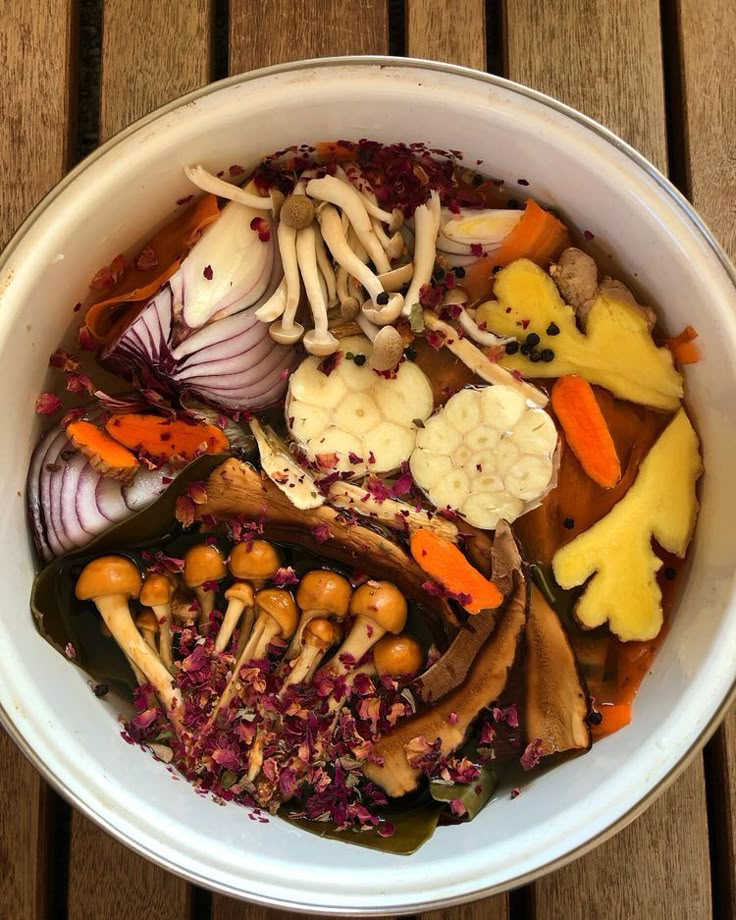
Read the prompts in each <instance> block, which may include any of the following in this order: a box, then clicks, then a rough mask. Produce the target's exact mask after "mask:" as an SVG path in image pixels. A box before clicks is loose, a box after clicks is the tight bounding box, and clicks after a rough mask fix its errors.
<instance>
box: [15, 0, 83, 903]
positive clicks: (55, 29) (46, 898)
mask: <svg viewBox="0 0 736 920" xmlns="http://www.w3.org/2000/svg"><path fill="white" fill-rule="evenodd" d="M2 16H3V22H2V28H0V70H1V71H2V74H3V79H2V81H1V82H0V112H2V130H0V247H2V246H4V245H5V243H6V242H7V241H8V239H9V238H10V237H11V235H12V233H13V231H14V230H15V229H16V228H17V227H18V225H19V224H20V223H21V221H22V220H23V218H24V217H25V216H26V214H27V213H28V212H29V211H30V210H31V208H32V207H33V206H34V205H35V204H36V203H37V202H38V201H39V200H40V199H41V198H42V197H43V195H44V194H45V193H46V192H47V191H48V190H49V189H50V188H51V187H52V186H53V185H54V184H55V183H56V182H57V181H58V180H59V179H60V178H61V177H62V176H63V174H64V172H65V171H66V169H67V168H68V166H69V159H70V150H71V148H72V137H73V111H72V106H71V98H72V91H73V83H74V79H75V75H74V73H73V67H72V61H73V46H74V44H75V35H74V29H73V8H72V3H71V0H48V2H46V3H45V4H43V5H41V4H36V3H25V2H22V0H15V2H12V3H5V4H4V5H3V10H2ZM17 613H18V614H19V615H24V611H23V610H19V611H17ZM25 615H27V614H25ZM0 777H2V783H1V784H0V871H1V872H2V884H1V885H0V917H7V918H11V917H12V918H13V920H36V918H37V917H42V916H46V914H47V911H48V910H49V906H50V899H51V896H52V893H53V892H54V891H55V888H56V885H55V882H56V873H55V869H54V853H53V852H52V850H51V842H52V838H53V836H54V835H55V833H56V817H57V816H58V814H59V811H60V806H61V802H60V800H59V799H58V797H57V796H56V794H55V793H54V792H52V791H51V789H50V788H49V787H48V786H47V785H46V784H45V783H44V782H43V781H42V780H41V777H40V776H39V775H38V773H37V772H36V771H35V770H34V769H33V767H32V766H31V765H30V763H28V761H27V760H26V759H25V758H24V757H23V755H22V754H21V753H20V751H19V750H18V749H17V748H16V747H15V745H14V744H13V742H12V741H11V740H10V738H9V736H8V735H6V733H5V731H3V730H2V729H0ZM63 850H64V848H63V847H62V852H63Z"/></svg>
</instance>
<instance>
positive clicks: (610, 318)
mask: <svg viewBox="0 0 736 920" xmlns="http://www.w3.org/2000/svg"><path fill="white" fill-rule="evenodd" d="M494 293H495V295H496V298H497V299H496V300H494V301H488V302H487V303H484V304H482V305H481V306H480V307H479V308H478V315H477V321H478V323H479V324H481V325H483V324H484V328H487V329H488V330H490V331H491V332H494V333H496V334H497V335H502V336H513V337H514V338H518V339H521V340H523V339H524V338H525V337H526V336H527V335H528V334H529V333H530V332H536V333H537V335H539V337H540V339H541V343H540V348H542V349H547V348H549V349H552V351H553V352H554V359H553V360H551V361H549V362H546V361H539V362H537V363H536V364H534V363H532V362H531V361H530V360H529V358H528V357H526V356H525V355H522V354H521V353H520V352H517V353H516V354H514V355H505V356H504V357H503V358H502V360H501V363H502V364H503V366H504V367H507V368H509V369H510V370H517V371H521V373H522V374H524V376H526V377H564V376H565V375H566V374H579V375H580V376H581V377H584V378H585V379H586V380H588V381H589V382H590V383H596V384H599V385H600V386H603V387H605V388H606V389H607V390H610V391H611V392H612V393H613V394H614V395H615V396H618V397H620V398H621V399H627V400H629V401H630V402H635V403H639V404H641V405H644V406H651V407H652V408H654V409H662V410H665V411H674V410H675V409H677V407H678V405H679V402H680V399H681V398H682V378H681V376H680V374H679V373H678V372H677V370H676V369H675V367H674V364H673V361H672V354H671V352H670V351H669V349H667V348H658V347H657V346H656V345H655V344H654V341H653V340H652V337H651V334H650V330H649V325H648V323H647V319H646V316H645V315H644V314H643V313H642V311H641V310H640V309H637V308H636V307H635V306H632V304H631V303H627V302H626V301H625V300H624V299H620V298H619V297H617V296H616V295H615V288H610V287H609V288H604V289H603V290H602V291H601V292H599V294H598V296H597V297H596V298H595V300H594V302H593V304H592V305H591V307H590V311H589V312H588V314H587V319H586V328H585V333H583V332H581V331H580V330H579V329H578V327H577V325H576V322H575V311H574V309H573V308H572V307H571V306H569V305H567V304H565V302H564V301H563V300H562V298H561V297H560V294H559V292H558V290H557V287H556V285H555V283H554V281H553V280H552V278H550V276H549V275H548V274H547V273H546V272H545V271H543V269H541V268H540V267H539V266H538V265H535V264H534V263H533V262H530V261H529V260H528V259H518V260H517V261H516V262H512V263H511V265H509V266H507V267H506V268H504V269H503V270H502V271H500V272H499V273H498V275H497V276H496V284H495V287H494ZM551 324H554V325H555V326H557V328H558V329H559V333H558V334H556V335H550V334H549V333H548V331H547V330H548V329H549V327H550V325H551Z"/></svg>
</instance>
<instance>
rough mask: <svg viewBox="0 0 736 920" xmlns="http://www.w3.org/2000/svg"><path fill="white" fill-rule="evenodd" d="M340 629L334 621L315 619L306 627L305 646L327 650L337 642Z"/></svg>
mask: <svg viewBox="0 0 736 920" xmlns="http://www.w3.org/2000/svg"><path fill="white" fill-rule="evenodd" d="M339 632H340V627H339V626H338V625H337V624H336V623H333V622H332V620H325V619H324V618H323V617H315V618H314V619H313V620H310V621H309V622H308V623H307V625H306V626H305V627H304V644H305V645H313V646H316V647H317V648H318V649H326V648H329V647H330V646H331V645H334V644H335V642H337V639H338V635H339Z"/></svg>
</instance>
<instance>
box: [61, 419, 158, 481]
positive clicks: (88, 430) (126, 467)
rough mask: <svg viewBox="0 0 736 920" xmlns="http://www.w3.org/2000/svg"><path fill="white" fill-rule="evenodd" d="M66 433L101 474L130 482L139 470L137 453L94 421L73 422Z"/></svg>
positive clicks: (93, 467)
mask: <svg viewBox="0 0 736 920" xmlns="http://www.w3.org/2000/svg"><path fill="white" fill-rule="evenodd" d="M66 434H67V437H68V438H69V440H70V441H71V442H72V445H73V446H74V447H76V449H77V450H78V451H81V452H82V453H83V454H84V456H85V457H86V458H87V460H88V461H89V465H90V466H91V467H92V469H93V470H95V471H96V472H98V473H99V474H100V475H101V476H107V477H108V479H117V480H118V481H119V482H123V483H128V482H131V481H132V479H133V478H134V477H135V474H136V473H137V472H138V468H139V466H140V464H139V463H138V460H137V459H136V457H135V455H134V454H132V453H131V452H130V451H129V450H128V449H127V448H125V447H123V446H122V445H121V444H118V442H117V441H114V440H113V439H112V438H111V437H110V436H109V435H108V434H107V433H106V432H104V431H103V430H102V429H101V428H98V427H97V426H96V425H93V424H92V422H85V421H83V420H81V419H80V420H78V421H76V422H71V423H70V424H69V425H67V427H66Z"/></svg>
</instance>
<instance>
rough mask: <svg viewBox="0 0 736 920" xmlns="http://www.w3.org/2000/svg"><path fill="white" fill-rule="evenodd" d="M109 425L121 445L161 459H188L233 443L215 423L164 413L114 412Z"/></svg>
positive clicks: (107, 422) (210, 452) (107, 424)
mask: <svg viewBox="0 0 736 920" xmlns="http://www.w3.org/2000/svg"><path fill="white" fill-rule="evenodd" d="M105 428H106V429H107V432H108V434H109V435H110V437H113V438H115V440H116V441H118V442H119V443H120V444H124V445H125V447H128V448H130V449H131V450H134V451H140V452H141V453H144V454H147V455H148V456H149V457H153V458H156V459H158V460H170V459H171V458H174V457H175V458H177V459H178V460H181V461H187V460H192V459H193V458H194V457H195V456H198V455H199V454H201V453H208V454H217V453H220V452H222V451H225V450H227V449H228V447H229V446H230V445H229V442H228V439H227V436H226V435H225V433H224V432H223V431H222V429H220V428H217V426H215V425H208V424H207V423H206V422H194V421H188V420H186V419H169V418H165V417H164V416H161V415H148V414H144V413H137V412H131V413H127V414H124V415H111V416H110V418H109V419H108V420H107V421H106V422H105Z"/></svg>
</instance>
